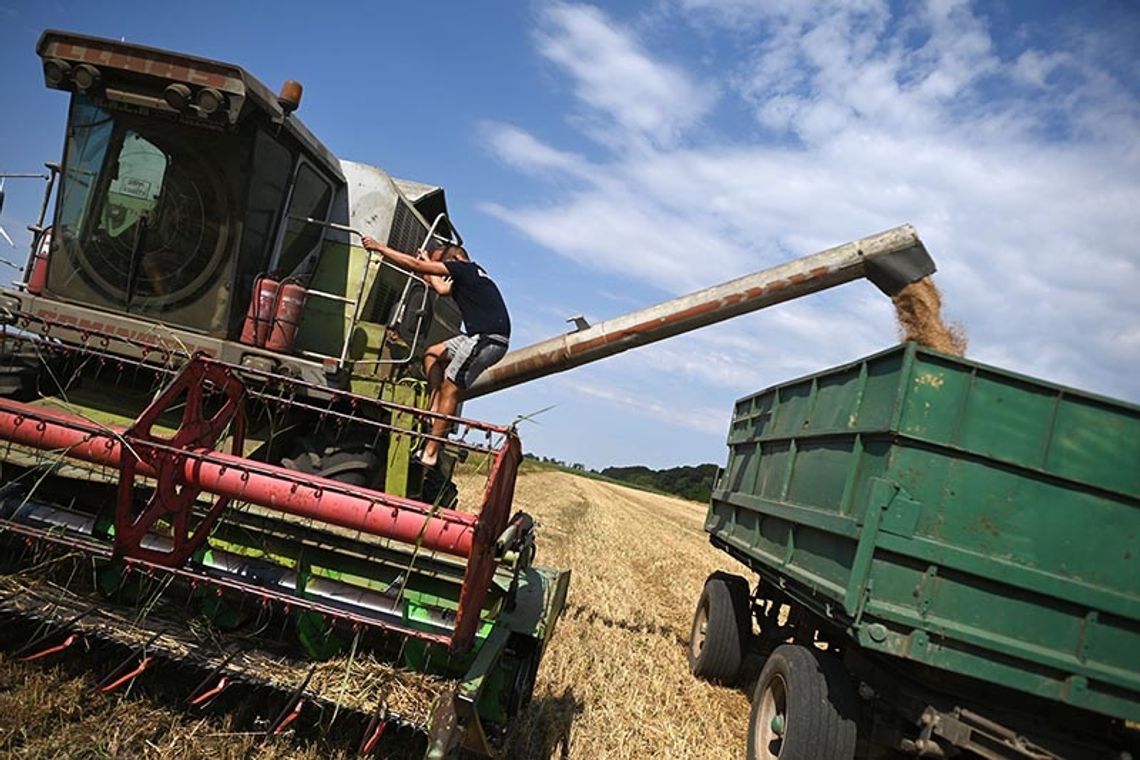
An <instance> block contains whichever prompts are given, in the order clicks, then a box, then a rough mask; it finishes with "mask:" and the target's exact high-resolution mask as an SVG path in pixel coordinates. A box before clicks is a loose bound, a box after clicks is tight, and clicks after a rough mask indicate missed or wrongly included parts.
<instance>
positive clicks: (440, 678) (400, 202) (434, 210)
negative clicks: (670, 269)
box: [0, 32, 933, 756]
mask: <svg viewBox="0 0 1140 760" xmlns="http://www.w3.org/2000/svg"><path fill="white" fill-rule="evenodd" d="M38 51H39V53H40V55H41V57H42V58H43V62H44V76H45V81H46V82H47V84H48V86H49V87H53V88H56V89H61V90H66V91H69V92H71V93H72V95H71V107H70V112H69V117H68V130H67V140H66V144H65V149H64V155H63V160H62V162H61V164H60V167H59V168H58V188H57V190H56V196H55V197H56V202H55V206H54V210H53V213H52V217H51V224H50V225H45V220H44V219H43V218H41V220H40V223H39V224H38V225H36V226H35V228H34V229H35V232H36V237H35V239H34V241H33V245H32V253H31V255H30V256H29V260H28V265H27V267H26V270H25V277H24V281H23V282H22V283H21V284H20V285H19V287H17V288H16V289H13V290H6V291H3V292H2V293H0V316H2V322H3V325H4V332H3V337H2V342H0V439H2V442H0V465H2V467H3V470H2V475H3V477H2V481H3V482H2V484H0V541H2V542H3V550H2V553H0V560H2V564H3V565H4V570H5V573H6V575H5V576H3V577H0V594H2V595H3V596H2V600H0V612H2V613H3V614H4V615H5V616H7V618H8V619H9V620H10V621H11V624H10V625H5V626H3V627H0V639H3V640H4V644H5V647H6V648H7V649H8V650H9V651H15V652H16V653H17V655H18V656H19V657H21V658H23V659H35V660H46V659H60V660H64V659H67V658H69V657H70V658H75V659H79V660H82V661H84V662H86V661H88V660H95V661H94V662H92V663H91V664H92V666H93V668H94V669H95V670H96V671H99V672H100V673H101V675H102V678H101V680H100V683H99V688H100V689H102V690H114V689H126V688H133V687H134V686H135V685H136V684H137V685H139V688H144V687H148V685H155V684H153V683H152V681H154V680H161V681H162V682H163V685H164V686H166V687H168V688H170V687H172V686H173V685H174V682H175V681H176V680H177V679H172V678H169V677H167V676H162V677H161V678H160V679H157V678H155V677H154V676H153V675H152V674H153V673H154V672H155V671H159V672H163V673H166V672H172V671H174V672H179V673H181V672H185V673H186V674H187V675H186V678H187V679H188V680H187V682H186V687H185V689H184V693H181V694H180V697H181V698H183V699H185V701H186V703H187V705H188V706H189V707H191V708H193V709H213V708H216V709H219V710H226V709H227V708H236V709H238V710H239V711H242V710H244V711H245V712H246V713H249V714H250V715H251V720H253V722H254V723H255V724H256V725H258V726H260V727H261V729H262V730H264V731H265V733H266V735H267V736H271V735H275V734H277V733H280V732H282V731H284V730H286V729H289V730H298V731H310V732H317V731H319V732H320V733H321V734H323V735H324V736H334V737H341V740H342V741H349V742H351V743H354V744H357V746H358V747H359V748H360V749H361V750H362V751H373V750H377V749H378V742H380V741H385V742H386V741H390V740H391V738H392V736H393V735H394V734H396V735H399V729H400V728H401V727H413V728H419V729H422V728H426V729H427V736H428V750H427V751H428V754H429V755H431V756H443V755H446V754H447V753H448V752H450V751H452V750H453V749H454V748H455V747H456V746H457V745H459V744H460V743H462V745H463V746H465V747H467V748H469V749H472V750H475V751H479V752H484V753H490V752H492V751H493V750H494V749H495V746H496V740H497V739H500V738H501V737H502V736H503V734H504V732H505V728H506V726H507V725H508V723H509V722H510V720H511V719H512V718H513V717H514V716H515V715H516V714H517V713H518V712H519V710H520V709H521V708H522V707H523V706H525V704H526V703H527V701H528V700H529V698H530V695H531V691H532V689H533V685H534V679H535V676H536V673H537V669H538V665H539V661H540V659H541V657H542V655H543V653H544V651H545V648H546V644H547V642H548V641H549V639H550V635H551V633H552V631H553V627H554V623H555V621H556V619H557V617H558V614H559V612H560V611H561V609H562V606H563V604H564V601H565V597H566V593H567V586H568V582H569V572H568V571H558V570H552V569H548V568H542V567H538V566H536V565H534V564H533V559H534V555H535V546H534V523H533V521H532V520H531V519H530V518H529V517H528V516H527V515H525V514H524V513H521V512H517V511H513V505H512V500H513V491H514V483H515V477H516V473H517V468H518V465H519V461H520V459H521V451H520V444H519V440H518V437H517V435H516V434H515V431H514V430H513V429H512V428H509V427H503V426H495V425H488V424H484V423H479V422H476V421H473V420H467V419H461V418H455V419H453V420H452V423H453V427H454V429H455V430H456V431H457V433H459V435H458V436H457V438H456V439H449V440H447V441H445V442H444V444H445V456H444V457H443V466H442V467H441V468H440V469H439V470H432V471H428V472H424V471H422V470H421V469H420V468H419V467H418V465H417V464H415V462H414V460H413V459H412V457H411V452H412V451H413V449H414V448H415V447H416V446H417V445H419V444H420V443H421V442H422V441H423V440H424V439H425V438H426V437H427V436H428V434H427V433H426V432H425V431H426V429H427V428H428V427H429V425H428V423H429V421H430V417H431V414H430V413H429V412H426V411H424V407H426V406H427V399H426V389H425V383H424V381H423V378H422V376H420V374H419V372H420V368H419V363H420V359H421V357H422V351H423V347H424V346H426V345H429V344H431V343H433V342H436V341H438V340H439V339H441V338H442V337H444V336H447V335H450V334H453V333H454V332H456V331H457V328H458V324H457V322H458V315H457V313H456V311H455V309H454V307H453V306H452V305H451V304H450V302H449V301H447V300H438V299H437V298H436V297H435V294H434V293H433V292H432V291H431V290H430V289H429V288H427V287H426V286H425V283H423V282H422V281H421V280H419V279H418V278H415V277H410V276H408V275H407V274H406V273H404V272H401V271H399V270H396V269H394V268H392V267H390V266H387V265H385V264H384V262H383V261H382V260H380V259H378V258H376V257H373V256H370V255H369V254H368V252H367V251H364V250H363V249H362V248H361V247H360V246H359V245H357V244H356V242H357V241H356V239H355V238H354V237H351V233H352V231H354V230H363V231H366V232H369V233H371V234H373V235H374V236H376V237H379V238H381V239H384V238H385V237H386V239H387V241H388V244H389V245H391V246H392V247H394V248H397V249H400V250H404V251H408V252H413V251H415V250H417V249H418V248H420V247H421V246H423V245H424V244H425V243H426V242H427V241H428V240H429V239H430V238H432V237H433V236H434V237H440V238H445V239H452V240H458V239H459V235H458V232H457V231H456V230H455V228H454V227H453V226H452V224H451V222H450V220H449V218H448V216H447V213H446V212H447V208H446V202H445V199H444V195H443V190H442V189H441V188H438V187H434V186H429V185H422V184H419V183H414V182H408V181H403V180H395V179H393V178H391V177H389V176H388V175H387V174H385V173H384V172H382V171H381V170H379V169H377V168H375V167H371V166H366V165H363V164H356V163H352V162H346V161H338V160H337V159H335V158H334V157H333V156H332V155H331V153H330V152H329V151H328V150H327V149H326V148H325V147H324V146H323V145H322V144H321V143H320V142H319V141H317V140H316V138H314V137H313V136H312V135H311V134H310V133H309V132H308V131H307V130H306V129H305V128H304V126H303V125H302V124H301V123H300V121H298V120H297V119H296V117H295V116H294V115H293V111H295V110H296V108H297V106H298V105H299V100H300V88H299V86H296V85H295V84H292V83H287V86H286V87H285V88H283V91H282V94H281V96H279V97H275V96H273V95H272V94H271V93H270V92H269V91H268V90H267V89H266V88H265V87H264V86H263V85H261V84H260V83H259V82H258V81H257V80H256V79H254V78H252V77H251V76H250V75H249V74H248V73H246V72H245V71H243V70H242V69H240V68H238V67H235V66H231V65H228V64H223V63H219V62H217V61H209V60H204V59H198V58H193V57H190V56H185V55H181V54H176V53H171V52H169V51H162V50H154V49H150V48H144V47H140V46H136V45H128V44H125V43H122V42H115V41H109V40H100V39H93V38H88V37H81V36H78V35H72V34H65V33H58V32H47V33H45V34H44V36H43V38H42V39H41V41H40V44H39V47H38ZM54 177H55V173H54V172H53V181H54ZM50 194H51V186H50V185H49V189H48V194H47V195H48V197H45V203H44V208H45V212H44V217H45V218H46V211H47V208H48V205H49V204H48V200H49V199H50ZM932 270H933V265H932V263H931V262H930V260H929V257H928V256H926V253H925V251H924V249H923V247H922V244H921V242H920V241H919V240H918V238H917V237H916V235H915V234H914V231H913V230H911V229H910V228H909V227H903V228H898V229H896V230H891V231H889V232H886V233H883V234H881V235H877V236H874V237H871V238H867V239H865V240H863V241H859V242H858V243H853V244H849V245H847V246H840V247H839V248H836V249H832V250H830V251H825V252H823V253H820V254H816V255H815V256H811V257H808V258H806V259H802V260H800V261H797V262H792V263H791V264H788V265H784V266H782V267H776V268H774V269H772V270H767V271H766V272H761V273H758V274H756V275H751V276H749V277H746V278H742V279H740V280H736V281H733V282H731V283H726V284H725V285H722V286H718V287H716V288H710V289H708V290H706V291H701V292H700V293H696V294H693V295H692V296H686V297H684V298H681V299H677V300H676V301H672V302H669V303H666V304H662V305H661V306H658V307H654V308H652V309H648V310H644V311H641V312H636V313H635V314H631V315H629V316H627V317H621V318H618V319H616V320H610V321H608V322H605V323H602V324H599V325H597V326H595V327H593V328H588V329H586V330H584V331H581V332H578V333H573V334H571V335H568V336H562V337H559V338H556V339H552V341H548V342H545V343H540V344H537V345H536V346H532V347H530V348H524V349H521V350H519V351H516V352H513V353H512V354H508V356H507V357H506V358H505V359H504V360H503V362H502V363H501V364H500V365H499V366H498V367H496V368H495V369H494V370H493V371H492V372H491V373H488V375H487V377H486V380H485V381H484V382H483V383H481V384H480V385H478V386H477V387H476V389H475V392H476V393H480V392H488V391H489V390H493V389H495V388H497V387H505V386H506V385H510V384H514V383H515V382H523V381H525V380H529V379H533V378H535V377H539V376H542V375H544V374H550V373H552V372H557V371H561V370H564V369H568V368H570V367H573V366H577V365H579V364H582V363H585V362H587V361H593V360H596V359H598V358H602V357H604V356H608V355H610V354H612V353H616V352H618V351H621V350H624V349H626V348H630V347H633V346H635V345H642V344H644V343H648V342H651V341H652V340H658V339H661V338H665V337H669V336H670V335H675V334H677V333H679V332H683V331H685V330H689V329H694V328H696V327H699V326H702V325H704V324H709V323H711V322H714V321H718V320H722V319H727V318H729V317H732V316H735V315H737V314H741V313H744V312H746V311H751V310H755V309H758V308H761V307H763V306H766V305H769V304H772V303H778V302H780V301H783V300H787V299H789V298H793V297H796V296H799V295H804V294H807V293H810V292H813V291H815V290H819V289H821V288H823V287H829V286H831V285H836V284H839V283H840V282H845V281H848V280H851V279H854V278H857V277H861V276H868V277H870V278H871V279H872V280H874V281H875V282H876V284H878V285H879V286H880V287H881V288H883V289H885V290H887V291H888V292H891V291H893V290H896V289H898V288H899V287H901V286H902V285H904V284H906V283H907V282H910V281H913V280H915V279H918V278H920V277H922V276H925V275H926V274H929V273H930V272H931V271H932ZM461 461H462V462H463V463H460V462H461ZM200 621H204V622H200ZM298 645H299V648H300V649H301V650H303V651H304V652H305V653H307V654H308V655H309V656H311V657H312V658H313V662H315V663H319V662H320V661H321V660H324V659H326V658H330V657H331V658H333V659H332V660H331V663H335V667H336V669H335V670H333V671H330V670H329V668H327V667H325V666H324V665H320V664H313V665H308V666H297V665H296V662H297V659H296V657H294V656H293V653H295V652H296V650H297V649H298ZM366 661H367V662H366ZM159 666H164V667H161V668H160V667H159ZM148 679H151V681H148ZM352 679H355V680H352ZM401 679H404V680H401ZM407 679H412V680H415V681H416V683H414V684H410V683H409V682H408V680H407ZM417 679H418V680H417ZM413 686H414V687H424V690H425V691H430V692H431V693H432V697H431V698H430V699H420V698H418V697H416V698H414V699H413V698H412V696H409V695H413V696H414V695H418V694H419V693H420V692H419V691H418V690H417V688H411V687H413ZM156 687H157V686H156ZM437 694H438V696H435V695H437ZM251 696H252V697H256V698H251ZM382 736H386V737H388V738H385V739H382V738H381V737H382ZM389 749H390V748H389Z"/></svg>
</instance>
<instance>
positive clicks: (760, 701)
mask: <svg viewBox="0 0 1140 760" xmlns="http://www.w3.org/2000/svg"><path fill="white" fill-rule="evenodd" d="M777 716H778V717H777ZM777 721H778V722H779V723H778V724H777ZM856 734H857V728H856V721H855V694H854V691H853V689H852V686H851V678H850V676H848V675H847V673H846V671H844V670H843V666H842V663H840V662H839V660H838V659H836V658H835V657H833V656H831V655H828V654H826V653H824V652H820V651H818V650H815V649H809V648H807V647H803V646H799V645H795V644H783V645H781V646H779V647H776V649H775V650H774V651H773V652H772V654H771V655H769V656H768V659H767V661H766V662H765V663H764V669H763V670H762V671H761V672H760V679H759V680H758V681H757V682H756V691H755V692H754V693H753V695H752V709H751V710H750V711H749V718H748V760H777V759H778V760H852V758H854V757H855V739H856Z"/></svg>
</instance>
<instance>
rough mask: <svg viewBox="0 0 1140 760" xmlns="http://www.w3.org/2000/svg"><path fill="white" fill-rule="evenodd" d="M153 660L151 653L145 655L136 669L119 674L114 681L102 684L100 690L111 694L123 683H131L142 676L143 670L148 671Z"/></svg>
mask: <svg viewBox="0 0 1140 760" xmlns="http://www.w3.org/2000/svg"><path fill="white" fill-rule="evenodd" d="M153 661H154V658H153V657H151V656H150V655H147V656H146V657H143V658H142V661H141V662H140V663H139V664H138V667H136V668H135V669H134V670H132V671H131V672H129V673H127V674H125V675H122V676H119V677H118V678H116V679H115V680H114V681H112V682H111V683H109V684H107V685H106V686H100V687H99V691H100V692H102V693H103V694H109V693H110V692H112V691H114V690H115V689H117V688H119V687H120V686H122V685H123V684H125V683H129V682H131V681H133V680H135V679H136V678H138V677H139V676H141V675H142V674H143V672H144V671H146V669H147V668H149V667H150V664H151V662H153Z"/></svg>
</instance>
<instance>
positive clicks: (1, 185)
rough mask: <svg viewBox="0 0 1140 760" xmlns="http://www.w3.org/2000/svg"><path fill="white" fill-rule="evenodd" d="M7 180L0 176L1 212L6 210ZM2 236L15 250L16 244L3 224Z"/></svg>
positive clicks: (0, 230) (0, 226)
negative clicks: (5, 193)
mask: <svg viewBox="0 0 1140 760" xmlns="http://www.w3.org/2000/svg"><path fill="white" fill-rule="evenodd" d="M6 179H8V178H7V177H5V176H2V175H0V211H3V210H4V181H5V180H6ZM0 236H2V237H3V238H4V239H5V240H7V241H8V245H10V246H12V247H13V248H15V247H16V244H15V243H14V242H12V236H11V235H9V234H8V231H7V230H5V229H4V225H2V224H0Z"/></svg>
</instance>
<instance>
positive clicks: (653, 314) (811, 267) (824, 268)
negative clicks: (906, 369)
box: [465, 224, 935, 398]
mask: <svg viewBox="0 0 1140 760" xmlns="http://www.w3.org/2000/svg"><path fill="white" fill-rule="evenodd" d="M934 269H935V267H934V260H933V259H931V258H930V254H928V253H927V252H926V248H925V247H924V246H923V244H922V241H921V240H919V238H918V233H917V232H915V230H914V228H913V227H912V226H910V225H909V224H904V225H902V226H900V227H895V228H894V229H890V230H887V231H886V232H880V233H879V234H877V235H872V236H870V237H866V238H863V239H862V240H856V241H854V242H851V243H846V244H844V245H840V246H836V247H835V248H829V249H827V250H826V251H821V252H820V253H816V254H813V255H811V256H805V257H804V258H802V259H797V260H795V261H790V262H788V263H786V264H781V265H779V266H775V267H772V268H771V269H765V270H764V271H762V272H756V273H755V274H750V275H745V276H744V277H740V278H738V279H735V280H731V281H729V282H726V283H723V284H721V285H714V286H713V287H711V288H706V289H704V290H699V291H697V292H696V293H690V294H689V295H686V296H681V297H679V298H674V299H673V300H671V301H665V302H664V303H660V304H657V305H656V306H651V307H649V308H647V309H642V310H640V311H635V312H633V313H632V314H626V315H625V316H621V317H616V318H614V319H610V320H607V321H605V322H600V323H598V324H596V325H593V326H592V327H586V328H585V329H581V330H578V331H576V332H572V333H569V334H567V335H560V336H558V337H555V338H550V339H548V340H544V341H542V342H540V343H535V344H533V345H530V346H526V347H524V348H520V349H518V350H517V351H512V352H510V353H509V354H507V355H506V356H505V357H503V360H502V361H500V362H499V363H498V364H496V365H495V366H494V367H492V368H491V369H489V370H487V371H486V372H484V373H483V374H482V375H481V376H480V377H479V379H478V380H477V381H476V382H475V384H474V385H472V386H471V388H470V389H469V390H468V391H467V393H466V394H465V397H466V398H474V397H476V396H482V395H483V394H486V393H492V392H494V391H498V390H502V389H504V388H509V387H511V386H512V385H518V384H519V383H525V382H528V381H530V380H537V379H538V378H541V377H545V376H546V375H552V374H554V373H556V372H563V371H565V370H568V369H572V368H574V367H577V366H580V365H582V364H588V363H589V362H593V361H597V360H598V359H604V358H606V357H607V356H612V355H614V354H618V353H621V352H622V351H628V350H629V349H631V348H637V347H638V346H644V345H646V344H648V343H654V342H656V341H659V340H663V339H664V338H670V337H672V336H674V335H677V334H679V333H683V332H688V331H689V330H695V329H697V328H698V327H705V326H706V325H711V324H713V323H715V322H720V321H723V320H725V319H730V318H732V317H735V316H738V315H740V314H747V313H748V312H751V311H757V310H759V309H763V308H765V307H766V306H772V305H775V304H778V303H782V302H784V301H790V300H791V299H793V298H799V297H800V296H805V295H808V294H810V293H815V292H818V291H820V290H825V289H827V288H830V287H834V286H835V285H842V284H843V283H845V282H850V281H851V280H856V279H858V278H860V277H866V278H867V279H868V280H870V281H871V282H872V283H874V284H875V286H877V287H878V288H879V289H880V290H881V291H883V292H884V293H886V294H887V295H888V296H893V295H895V294H896V293H898V292H899V291H900V290H902V289H903V288H904V287H906V286H907V285H909V284H910V283H912V282H917V281H918V280H921V279H922V278H924V277H928V276H930V275H931V274H933V273H934Z"/></svg>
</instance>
